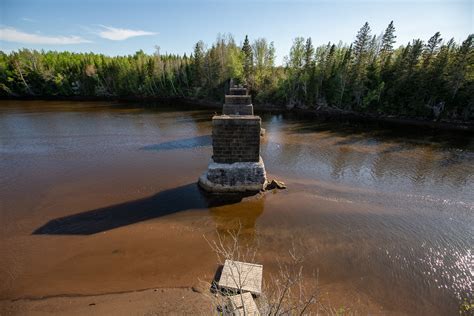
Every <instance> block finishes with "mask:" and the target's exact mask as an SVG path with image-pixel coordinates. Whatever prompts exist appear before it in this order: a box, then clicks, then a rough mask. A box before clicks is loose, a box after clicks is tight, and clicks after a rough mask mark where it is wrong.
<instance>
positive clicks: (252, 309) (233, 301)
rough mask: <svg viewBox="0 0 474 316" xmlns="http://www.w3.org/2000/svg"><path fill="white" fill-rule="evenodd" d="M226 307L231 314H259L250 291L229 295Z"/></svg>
mask: <svg viewBox="0 0 474 316" xmlns="http://www.w3.org/2000/svg"><path fill="white" fill-rule="evenodd" d="M226 307H227V312H228V313H229V314H231V315H235V316H241V315H242V316H244V315H248V316H260V312H259V310H258V308H257V304H255V301H254V300H253V297H252V294H250V292H246V293H243V294H237V295H232V296H229V298H228V302H227V306H226Z"/></svg>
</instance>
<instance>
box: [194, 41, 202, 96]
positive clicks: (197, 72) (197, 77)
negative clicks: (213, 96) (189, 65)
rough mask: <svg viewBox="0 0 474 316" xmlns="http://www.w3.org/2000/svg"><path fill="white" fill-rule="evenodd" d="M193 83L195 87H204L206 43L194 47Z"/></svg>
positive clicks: (200, 42)
mask: <svg viewBox="0 0 474 316" xmlns="http://www.w3.org/2000/svg"><path fill="white" fill-rule="evenodd" d="M193 57H194V63H193V82H194V86H196V87H202V86H203V82H204V42H203V41H199V42H197V43H196V45H195V46H194V56H193Z"/></svg>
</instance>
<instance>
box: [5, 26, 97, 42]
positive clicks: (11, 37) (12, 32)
mask: <svg viewBox="0 0 474 316" xmlns="http://www.w3.org/2000/svg"><path fill="white" fill-rule="evenodd" d="M0 40H2V41H7V42H16V43H24V44H45V45H67V44H80V43H90V41H88V40H86V39H84V38H82V37H80V36H75V35H71V36H44V35H39V34H33V33H25V32H22V31H18V30H17V29H15V28H12V27H0Z"/></svg>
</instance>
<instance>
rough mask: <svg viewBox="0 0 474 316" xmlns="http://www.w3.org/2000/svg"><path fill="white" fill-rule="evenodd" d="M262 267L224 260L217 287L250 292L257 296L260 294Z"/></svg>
mask: <svg viewBox="0 0 474 316" xmlns="http://www.w3.org/2000/svg"><path fill="white" fill-rule="evenodd" d="M262 275H263V265H261V264H255V263H247V262H240V261H234V260H226V261H225V263H224V268H223V269H222V274H221V278H220V280H219V282H218V286H219V287H220V288H222V289H227V290H230V291H239V292H250V293H251V294H253V295H256V296H259V295H260V294H261V293H262Z"/></svg>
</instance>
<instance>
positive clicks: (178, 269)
mask: <svg viewBox="0 0 474 316" xmlns="http://www.w3.org/2000/svg"><path fill="white" fill-rule="evenodd" d="M214 111H216V110H215V109H201V110H196V109H194V110H192V109H190V108H189V107H187V108H185V107H180V106H171V105H170V106H163V105H162V106H156V107H151V106H143V105H140V104H137V103H131V104H126V105H124V104H118V103H113V102H63V101H0V220H1V226H0V228H1V230H0V253H1V256H0V279H1V280H2V282H0V300H1V299H3V300H6V299H8V300H11V299H18V298H41V297H48V296H57V295H84V294H101V293H111V292H121V291H128V290H135V289H137V290H138V289H145V288H151V287H186V286H191V285H192V284H194V283H195V282H196V280H198V279H206V278H212V276H213V275H214V272H215V269H216V257H215V255H214V254H213V253H212V252H211V250H210V248H209V245H208V244H207V242H206V240H205V239H204V238H203V236H211V238H212V236H214V234H215V231H216V229H217V231H226V230H228V229H233V228H235V227H236V225H238V224H237V223H240V225H241V226H242V230H243V233H244V234H246V235H247V236H250V238H252V240H254V241H256V242H258V247H259V257H258V258H259V261H260V263H262V264H264V270H265V275H264V276H265V277H268V274H269V273H272V271H274V270H275V269H276V268H275V267H276V261H277V258H279V257H284V256H285V254H286V253H287V251H288V248H289V247H290V244H291V243H292V241H294V240H299V241H301V242H302V244H304V246H305V249H308V250H309V251H308V255H307V258H306V261H305V269H306V271H317V275H318V280H317V281H318V284H319V286H320V288H321V293H322V294H321V300H323V301H324V302H325V304H329V305H331V306H332V307H334V308H336V309H337V308H340V307H344V308H346V309H345V310H346V311H347V310H348V311H351V312H354V313H368V312H371V313H379V312H382V313H384V312H387V313H389V312H391V313H395V314H426V315H448V314H457V313H458V308H459V305H460V302H461V301H462V300H463V299H472V298H473V294H472V293H473V281H474V249H473V245H474V216H473V214H474V213H473V212H474V189H473V188H474V137H473V134H472V133H468V132H456V133H454V132H439V131H433V130H424V129H422V128H420V127H417V128H408V127H404V128H393V127H392V128H388V127H384V126H374V124H370V125H365V126H362V125H360V124H356V123H347V122H329V121H321V120H316V119H311V118H308V117H297V116H295V115H289V114H281V113H276V114H275V113H273V114H272V113H262V114H261V116H262V125H263V127H264V128H265V129H266V134H265V136H264V138H263V139H262V144H261V155H262V157H263V159H264V162H265V166H266V169H267V173H268V177H269V178H270V179H273V178H275V179H278V180H281V181H284V182H285V183H286V184H287V186H288V189H287V190H281V191H275V192H268V193H266V194H264V195H263V196H261V197H258V198H250V199H244V200H242V201H228V202H222V201H217V202H216V201H214V200H213V199H210V198H209V197H207V196H205V195H204V194H203V193H202V192H201V191H200V190H199V189H198V187H197V186H196V181H197V179H198V177H199V176H200V174H202V173H203V172H204V171H205V170H206V168H207V164H208V162H209V158H210V156H211V152H212V147H211V137H210V134H211V117H212V114H213V113H214ZM310 278H312V277H310Z"/></svg>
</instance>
